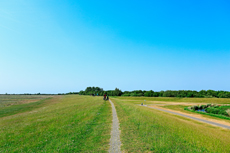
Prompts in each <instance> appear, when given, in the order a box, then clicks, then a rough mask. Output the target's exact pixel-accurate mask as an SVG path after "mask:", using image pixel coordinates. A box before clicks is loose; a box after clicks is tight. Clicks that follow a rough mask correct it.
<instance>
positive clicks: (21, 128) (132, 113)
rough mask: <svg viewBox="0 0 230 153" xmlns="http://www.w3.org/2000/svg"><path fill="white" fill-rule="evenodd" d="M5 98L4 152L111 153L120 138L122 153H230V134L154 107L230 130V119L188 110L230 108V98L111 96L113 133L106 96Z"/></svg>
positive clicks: (1, 113) (0, 121) (0, 148)
mask: <svg viewBox="0 0 230 153" xmlns="http://www.w3.org/2000/svg"><path fill="white" fill-rule="evenodd" d="M1 96H3V97H1ZM1 96H0V100H1V103H2V104H1V106H0V152H108V151H111V150H110V148H111V146H110V144H115V143H113V142H112V141H111V142H110V140H118V139H119V137H118V136H117V134H116V133H119V134H120V140H121V142H119V141H114V142H118V143H117V144H118V145H114V146H120V143H121V152H180V153H181V152H184V153H187V152H190V153H194V152H221V153H225V152H226V153H229V152H230V145H229V144H230V139H229V137H230V130H229V129H226V128H221V127H217V126H213V125H210V124H206V123H203V122H199V121H195V120H193V119H189V118H186V117H183V116H178V115H175V114H171V113H168V112H163V111H161V110H156V109H152V108H149V107H154V108H160V109H164V110H170V111H173V112H179V113H182V114H187V115H191V116H195V117H198V118H202V119H205V120H209V121H215V122H218V123H221V124H226V125H228V124H230V120H224V119H219V118H216V117H212V116H207V115H202V114H196V113H193V112H189V111H185V110H184V107H186V106H190V105H194V104H196V105H197V104H207V103H214V104H230V99H221V98H220V99H218V98H162V97H157V98H155V97H151V98H146V97H111V98H110V99H111V101H112V102H113V104H114V106H115V108H116V115H117V116H118V120H119V123H120V124H119V123H118V124H116V125H115V126H113V127H115V128H112V121H118V120H117V119H116V117H115V116H116V115H114V114H115V113H114V110H113V113H112V107H111V104H110V102H109V101H103V100H102V97H92V96H79V95H62V96H46V97H42V96H41V97H39V96H35V97H27V96H25V97H22V96H19V97H18V98H17V96H18V95H15V96H12V97H10V96H8V95H1ZM7 96H8V97H7ZM3 103H4V104H3ZM141 103H144V104H145V105H147V106H148V107H143V106H140V104H141ZM9 104H10V105H9ZM112 115H113V117H115V118H112ZM114 123H115V122H114ZM117 125H120V128H119V126H117ZM112 129H115V131H114V132H113V130H112ZM111 130H112V131H111ZM111 134H112V135H113V134H115V135H113V137H114V138H115V139H111ZM118 148H119V147H118ZM118 148H116V147H115V148H113V150H118V151H119V149H118Z"/></svg>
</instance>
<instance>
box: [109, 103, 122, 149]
mask: <svg viewBox="0 0 230 153" xmlns="http://www.w3.org/2000/svg"><path fill="white" fill-rule="evenodd" d="M109 102H110V104H111V106H112V114H113V125H112V131H111V139H110V148H109V152H110V153H121V141H120V130H119V120H118V117H117V112H116V109H115V106H114V104H113V102H112V101H111V100H109Z"/></svg>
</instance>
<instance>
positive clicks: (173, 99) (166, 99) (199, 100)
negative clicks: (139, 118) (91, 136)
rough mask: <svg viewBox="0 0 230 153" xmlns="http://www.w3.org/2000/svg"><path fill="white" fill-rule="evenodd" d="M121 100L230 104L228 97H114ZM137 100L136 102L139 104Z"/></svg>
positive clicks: (148, 102)
mask: <svg viewBox="0 0 230 153" xmlns="http://www.w3.org/2000/svg"><path fill="white" fill-rule="evenodd" d="M114 98H117V99H121V100H134V101H136V102H137V101H140V102H144V100H146V103H147V104H151V103H152V102H153V101H159V102H160V101H161V102H192V103H207V104H208V103H215V104H230V98H177V97H114ZM140 102H138V104H140Z"/></svg>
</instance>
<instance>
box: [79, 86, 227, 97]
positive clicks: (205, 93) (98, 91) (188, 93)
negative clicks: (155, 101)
mask: <svg viewBox="0 0 230 153" xmlns="http://www.w3.org/2000/svg"><path fill="white" fill-rule="evenodd" d="M79 94H80V95H92V94H94V95H98V96H103V95H104V94H106V95H109V96H131V97H141V96H145V97H194V98H212V97H216V98H230V92H229V91H215V90H200V91H195V90H167V91H152V90H150V91H145V90H134V91H124V92H122V91H121V90H120V89H118V88H115V90H107V91H105V90H103V88H100V87H87V88H86V89H85V91H83V90H81V91H80V92H79Z"/></svg>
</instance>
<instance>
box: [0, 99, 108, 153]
mask: <svg viewBox="0 0 230 153" xmlns="http://www.w3.org/2000/svg"><path fill="white" fill-rule="evenodd" d="M28 104H30V105H32V106H28ZM28 104H20V105H14V106H9V107H4V109H3V108H2V109H1V110H0V114H3V115H2V116H1V117H0V152H107V151H108V149H109V139H110V131H111V123H112V116H111V106H110V104H109V102H105V101H103V100H102V98H101V97H89V96H77V95H67V96H54V97H52V98H48V99H42V100H41V101H38V102H33V103H28ZM15 107H18V108H20V109H16V108H15ZM11 109H14V110H15V109H16V110H19V111H17V112H16V113H11V114H9V113H7V112H10V110H11ZM4 110H7V111H5V115H4V112H3V111H4Z"/></svg>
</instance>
